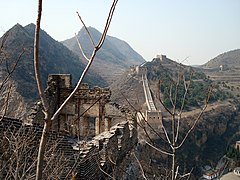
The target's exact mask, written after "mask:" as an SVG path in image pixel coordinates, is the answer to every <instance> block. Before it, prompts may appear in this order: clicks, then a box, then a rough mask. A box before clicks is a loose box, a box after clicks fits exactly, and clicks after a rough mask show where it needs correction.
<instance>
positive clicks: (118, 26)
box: [0, 0, 240, 64]
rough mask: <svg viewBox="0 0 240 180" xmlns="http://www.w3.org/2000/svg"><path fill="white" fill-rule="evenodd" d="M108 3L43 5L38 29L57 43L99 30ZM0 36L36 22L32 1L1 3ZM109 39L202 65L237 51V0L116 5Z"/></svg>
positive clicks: (141, 0) (73, 0)
mask: <svg viewBox="0 0 240 180" xmlns="http://www.w3.org/2000/svg"><path fill="white" fill-rule="evenodd" d="M111 2H112V0H44V2H43V3H44V7H43V18H42V29H44V30H45V31H47V33H48V34H49V35H50V36H52V37H53V38H54V39H56V40H58V41H62V40H65V39H68V38H71V37H73V36H74V33H75V32H78V31H79V30H80V29H81V27H82V25H81V24H80V23H79V20H78V18H77V15H76V11H78V12H79V13H80V14H81V16H82V18H83V19H84V20H85V23H86V24H87V26H92V27H95V28H96V29H98V30H99V31H102V30H103V27H104V23H105V19H106V17H107V12H108V9H109V7H110V5H111ZM0 7H1V8H0V36H2V34H3V33H4V32H5V31H7V30H8V29H9V28H11V27H12V26H13V25H15V24H16V23H19V24H21V25H23V26H25V25H27V24H29V23H35V21H36V20H35V19H36V10H37V0H1V2H0ZM108 34H109V35H111V36H115V37H118V38H120V39H122V40H125V41H126V42H128V43H129V44H130V45H131V46H132V47H133V48H134V49H135V50H136V51H137V52H138V53H139V54H141V55H142V56H143V57H144V58H145V59H146V60H152V58H154V57H155V56H156V54H166V55H167V56H168V57H170V58H171V59H173V60H176V61H182V60H183V59H185V58H186V57H188V60H187V61H186V62H185V64H203V63H205V62H207V61H208V60H210V59H211V58H213V57H215V56H216V55H218V54H220V53H223V52H226V51H229V50H233V49H238V48H240V0H119V2H118V5H117V8H116V12H115V14H114V18H113V22H112V25H111V27H110V29H109V33H108Z"/></svg>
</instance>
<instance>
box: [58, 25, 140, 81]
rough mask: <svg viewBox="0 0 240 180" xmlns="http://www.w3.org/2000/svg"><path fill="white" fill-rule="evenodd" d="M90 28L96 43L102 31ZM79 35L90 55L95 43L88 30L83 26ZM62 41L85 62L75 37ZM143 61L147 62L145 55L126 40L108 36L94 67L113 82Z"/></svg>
mask: <svg viewBox="0 0 240 180" xmlns="http://www.w3.org/2000/svg"><path fill="white" fill-rule="evenodd" d="M88 30H89V32H90V34H91V36H92V38H93V41H94V43H95V44H96V43H97V42H98V40H99V39H100V37H101V33H100V32H99V31H98V30H96V29H94V28H93V27H89V28H88ZM77 37H78V39H79V41H80V42H81V44H82V47H83V50H84V52H85V53H86V54H87V56H88V57H89V56H90V55H91V52H92V49H93V45H92V43H91V41H90V38H89V37H88V34H87V32H86V30H85V29H84V28H82V29H81V30H80V31H79V32H78V35H77ZM62 43H63V44H64V45H65V46H66V47H68V48H69V49H70V50H72V51H73V52H74V53H76V54H77V55H78V56H79V57H80V58H81V59H82V61H83V62H85V61H84V60H83V56H82V54H81V52H80V50H79V47H78V43H77V40H76V38H75V37H73V38H70V39H67V40H65V41H63V42H62ZM143 62H145V60H144V59H143V57H142V56H141V55H139V54H138V53H137V52H136V51H134V50H133V49H132V48H131V46H130V45H129V44H127V43H126V42H125V41H122V40H120V39H118V38H115V37H111V36H107V37H106V40H105V42H104V44H103V46H102V48H101V50H100V51H99V52H98V53H97V55H96V59H95V61H94V63H93V66H92V68H93V69H94V70H95V71H96V72H98V73H99V74H100V75H101V76H102V77H104V78H105V79H106V80H107V81H108V82H109V83H111V82H113V81H115V80H116V79H117V78H118V77H119V75H121V74H123V72H124V71H125V70H126V69H127V68H129V67H130V66H132V65H138V64H141V63H143Z"/></svg>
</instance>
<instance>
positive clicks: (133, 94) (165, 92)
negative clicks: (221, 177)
mask: <svg viewBox="0 0 240 180" xmlns="http://www.w3.org/2000/svg"><path fill="white" fill-rule="evenodd" d="M142 67H145V68H147V77H148V82H149V86H150V90H151V94H152V97H153V99H154V103H155V106H156V108H157V110H161V111H162V115H163V120H162V121H161V122H159V120H158V119H155V120H149V121H148V123H149V124H150V125H151V127H152V128H154V129H155V130H156V131H157V132H158V133H159V134H161V135H160V136H158V135H156V134H155V133H154V132H153V131H152V128H149V132H150V136H151V137H153V138H155V142H157V144H158V145H159V147H168V145H167V144H166V138H165V135H164V132H163V131H162V128H161V123H164V124H165V128H170V127H171V126H170V124H171V123H170V117H169V113H167V112H166V110H165V109H164V108H163V106H162V105H161V104H160V102H159V100H158V95H160V96H161V99H162V101H163V102H164V104H165V105H166V106H167V107H168V108H170V109H171V103H170V101H169V91H170V90H169V87H170V86H172V88H173V89H172V91H174V90H175V87H176V86H174V85H173V82H174V81H176V80H177V77H178V70H179V68H180V67H181V68H182V69H183V71H182V73H181V74H182V75H183V74H184V76H185V77H186V80H187V81H188V80H189V73H190V72H191V71H193V76H192V84H191V86H190V89H189V92H188V94H187V97H186V102H185V106H184V110H183V114H182V118H181V120H180V132H179V134H180V138H182V137H183V136H184V135H185V134H186V131H187V130H188V129H189V128H190V125H191V124H193V121H194V120H195V118H196V117H197V116H198V114H199V111H200V108H201V107H203V105H204V100H205V98H206V94H207V91H208V88H209V87H210V86H211V85H213V92H212V95H211V97H210V100H209V105H208V107H207V109H206V111H205V112H204V113H203V116H202V117H201V119H200V120H199V122H198V123H197V125H196V128H195V129H194V130H193V132H192V133H191V135H190V136H189V138H188V139H187V141H186V143H185V145H184V146H183V147H182V148H181V150H180V152H179V154H178V155H177V159H178V162H179V165H180V169H181V168H183V169H185V170H188V171H190V170H191V168H192V167H194V171H193V172H194V175H195V176H196V177H198V176H200V175H201V167H202V166H205V165H208V163H211V164H213V165H216V163H217V161H218V160H219V159H220V158H221V157H222V156H223V155H224V153H225V150H226V148H227V146H228V145H229V144H234V143H235V141H236V140H238V139H239V132H238V127H239V121H238V118H239V104H238V102H237V101H235V100H234V99H232V98H231V94H230V93H228V92H224V91H222V89H221V88H220V87H219V86H218V85H217V84H215V82H214V81H212V80H209V79H208V77H207V76H206V75H205V74H204V73H203V72H202V70H201V69H199V68H193V67H189V66H184V65H180V64H178V63H176V62H174V61H172V60H171V59H168V58H166V59H165V60H163V61H162V60H159V59H158V58H154V59H153V60H152V61H151V62H147V63H145V64H144V65H143V66H142ZM159 80H160V83H161V85H160V84H159ZM181 83H183V82H182V81H181ZM159 85H160V86H159ZM178 89H179V96H178V98H177V103H176V107H177V108H180V104H179V102H181V100H182V99H181V97H183V95H181V93H182V91H183V89H184V87H183V86H182V85H181V84H180V85H179V86H178ZM111 90H112V99H113V100H114V101H117V102H118V103H119V104H120V106H122V107H126V106H127V107H129V108H130V109H132V110H133V111H135V110H139V111H141V112H142V113H145V112H146V110H147V106H146V103H145V97H144V92H143V85H142V76H141V74H137V72H136V69H133V68H131V69H129V70H128V71H127V72H126V73H125V74H124V75H123V76H121V78H119V80H118V81H116V82H115V83H113V84H112V86H111ZM159 92H160V93H159ZM125 98H126V99H125ZM128 102H130V103H131V106H133V107H134V109H133V108H132V107H131V106H130V105H129V103H128ZM140 124H141V123H140ZM146 129H148V128H146ZM138 133H139V137H145V138H146V139H147V140H148V136H147V135H146V133H145V130H143V129H141V128H139V130H138ZM140 141H141V140H140ZM168 150H169V151H171V150H170V149H168ZM140 154H141V156H140V159H139V160H140V161H141V162H142V164H143V166H144V167H143V168H144V172H145V173H146V174H147V175H149V176H150V177H151V175H153V172H156V173H157V172H159V167H162V166H163V167H166V164H168V162H169V157H168V156H165V155H162V154H161V153H159V152H158V151H155V150H154V149H152V148H149V147H148V146H145V145H144V144H143V145H142V146H141V151H140ZM149 159H151V160H152V161H151V163H152V164H151V166H148V164H149ZM169 168H170V167H169ZM163 173H164V172H163Z"/></svg>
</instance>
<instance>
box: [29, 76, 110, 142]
mask: <svg viewBox="0 0 240 180" xmlns="http://www.w3.org/2000/svg"><path fill="white" fill-rule="evenodd" d="M72 91H73V87H72V78H71V75H70V74H50V75H49V76H48V86H47V89H46V91H45V93H46V96H47V98H48V101H49V104H50V108H51V109H50V111H51V112H52V113H54V112H55V111H56V110H57V109H58V108H59V107H60V106H61V104H62V103H63V102H64V101H65V99H66V98H67V97H68V96H69V95H70V93H71V92H72ZM110 96H111V92H110V90H109V88H100V87H94V88H90V87H89V86H88V85H87V84H81V86H80V87H79V89H78V90H77V92H76V93H75V94H74V96H73V97H72V99H71V100H70V101H69V103H67V105H66V106H65V107H64V108H63V109H62V111H61V112H60V114H59V116H58V117H57V120H56V121H53V122H52V129H53V130H56V131H58V132H63V133H66V134H71V135H75V136H78V137H85V138H86V136H88V137H93V136H95V135H98V134H99V133H101V132H103V131H105V130H109V128H110V127H109V126H110V118H109V117H106V116H105V104H106V103H108V101H109V99H110ZM36 111H37V112H36V113H35V114H34V113H33V114H34V117H33V123H39V124H41V123H42V122H43V121H42V119H43V114H42V111H41V106H39V107H38V109H36ZM32 116H33V115H32Z"/></svg>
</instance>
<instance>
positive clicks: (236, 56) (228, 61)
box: [201, 49, 240, 68]
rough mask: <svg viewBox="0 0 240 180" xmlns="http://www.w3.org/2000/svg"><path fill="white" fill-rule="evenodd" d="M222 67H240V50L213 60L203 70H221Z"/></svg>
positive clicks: (203, 66)
mask: <svg viewBox="0 0 240 180" xmlns="http://www.w3.org/2000/svg"><path fill="white" fill-rule="evenodd" d="M220 65H223V66H225V67H234V66H235V67H236V66H238V67H240V49H236V50H232V51H228V52H225V53H222V54H220V55H218V56H217V57H215V58H213V59H211V60H210V61H208V62H207V63H205V64H204V65H202V66H201V67H202V68H219V66H220Z"/></svg>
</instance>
